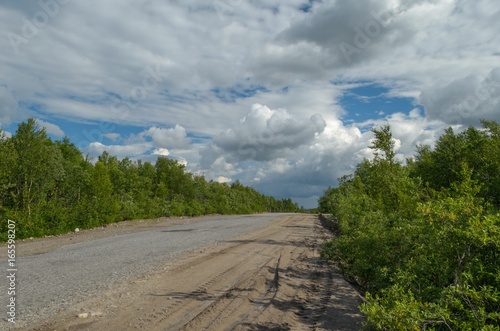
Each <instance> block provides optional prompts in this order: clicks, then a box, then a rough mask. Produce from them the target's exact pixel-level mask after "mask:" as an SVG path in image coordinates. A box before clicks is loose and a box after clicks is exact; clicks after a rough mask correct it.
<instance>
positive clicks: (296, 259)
mask: <svg viewBox="0 0 500 331" xmlns="http://www.w3.org/2000/svg"><path fill="white" fill-rule="evenodd" d="M328 236H329V234H328V233H327V231H326V230H325V229H323V228H322V226H321V225H320V223H319V221H318V219H317V217H316V216H313V215H305V214H257V215H244V216H210V217H201V218H192V219H176V220H175V221H170V220H167V219H164V220H148V221H143V222H138V221H136V222H127V226H121V225H116V228H114V227H113V226H108V227H107V228H104V229H96V230H92V231H89V230H87V231H82V232H80V233H77V234H74V233H73V234H68V235H64V236H60V237H51V238H43V239H38V240H33V241H26V242H20V243H19V248H18V250H19V252H18V258H17V264H18V275H19V276H18V284H17V287H18V298H17V307H18V311H17V314H18V318H17V323H16V326H17V328H19V329H20V330H304V329H308V330H309V329H313V330H358V329H359V328H360V326H361V322H362V320H363V317H362V315H361V314H360V313H359V311H358V310H357V308H356V307H357V306H358V305H359V303H360V297H359V295H358V294H357V292H356V291H355V290H354V289H353V288H352V287H351V286H350V285H349V284H348V283H347V282H346V281H345V280H344V279H343V278H342V277H341V276H339V275H338V274H336V273H335V272H334V271H333V269H332V268H331V266H329V265H328V263H326V262H325V261H323V260H322V259H321V258H320V257H319V245H320V244H321V242H323V241H324V240H325V239H326V238H328ZM4 288H5V287H4ZM4 292H6V291H2V292H1V293H2V294H1V298H2V302H6V300H7V298H6V293H4ZM11 326H12V325H10V324H7V322H6V321H2V324H1V325H0V328H1V329H9V328H11Z"/></svg>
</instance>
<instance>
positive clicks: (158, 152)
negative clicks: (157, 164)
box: [151, 148, 170, 156]
mask: <svg viewBox="0 0 500 331" xmlns="http://www.w3.org/2000/svg"><path fill="white" fill-rule="evenodd" d="M151 154H153V155H160V156H168V155H170V152H169V151H168V149H166V148H157V149H155V150H154V151H153V153H151Z"/></svg>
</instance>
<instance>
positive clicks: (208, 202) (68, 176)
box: [0, 119, 298, 240]
mask: <svg viewBox="0 0 500 331" xmlns="http://www.w3.org/2000/svg"><path fill="white" fill-rule="evenodd" d="M94 161H95V162H93V161H92V160H90V159H89V158H88V157H87V156H83V155H82V153H81V152H80V150H78V148H76V146H75V145H74V144H73V143H71V142H70V141H69V140H68V139H67V138H64V139H62V140H61V141H55V142H54V141H52V140H51V139H50V138H49V137H48V136H47V134H46V132H45V129H44V128H40V127H39V126H38V124H37V122H36V121H35V120H33V119H29V120H28V121H26V122H23V123H21V124H19V126H18V128H17V131H16V133H15V134H14V135H13V136H12V137H10V138H8V137H6V136H5V134H4V133H2V132H1V130H0V217H1V219H2V222H1V227H2V229H1V233H2V235H3V236H4V237H5V236H6V233H7V230H6V226H7V225H6V224H7V219H12V220H15V221H16V222H17V227H16V236H17V238H26V237H37V236H43V235H52V234H58V233H64V232H67V231H71V230H74V229H75V228H90V227H95V226H102V225H105V224H109V223H113V222H118V221H122V220H129V219H141V218H154V217H161V216H184V215H186V216H195V215H204V214H247V213H255V212H266V211H267V212H294V211H297V210H298V206H297V205H296V204H295V203H293V202H292V200H291V199H275V198H273V197H266V196H264V195H262V194H260V193H259V192H257V191H256V190H254V189H252V188H250V187H246V186H244V185H242V184H240V183H239V182H235V183H232V184H231V185H227V184H225V183H217V182H213V181H206V180H205V178H203V177H201V176H194V175H192V174H190V173H188V172H186V170H185V168H184V166H183V165H181V164H179V163H178V162H177V161H175V160H172V159H168V158H164V157H160V158H158V159H157V161H156V163H155V164H152V163H150V162H141V161H140V160H139V161H132V160H130V159H129V158H125V159H122V160H119V159H118V158H117V157H115V156H111V155H109V154H108V153H107V152H104V153H103V154H102V155H100V156H99V157H98V159H97V160H94ZM0 239H2V240H5V238H3V237H2V238H0Z"/></svg>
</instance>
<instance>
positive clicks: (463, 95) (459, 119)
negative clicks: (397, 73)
mask: <svg viewBox="0 0 500 331" xmlns="http://www.w3.org/2000/svg"><path fill="white" fill-rule="evenodd" d="M420 102H421V103H422V104H423V105H424V107H425V112H426V114H427V116H428V117H429V118H430V119H437V120H441V121H443V122H445V123H448V124H457V123H462V124H467V125H478V124H479V120H480V119H482V118H488V119H495V120H497V121H500V113H499V111H498V110H499V109H500V67H497V68H494V69H493V70H491V72H490V73H489V75H488V76H486V77H480V76H478V75H469V76H466V77H463V78H459V79H455V80H453V81H452V82H450V83H449V84H447V85H445V86H434V87H432V88H428V89H426V90H424V91H423V92H422V94H421V95H420Z"/></svg>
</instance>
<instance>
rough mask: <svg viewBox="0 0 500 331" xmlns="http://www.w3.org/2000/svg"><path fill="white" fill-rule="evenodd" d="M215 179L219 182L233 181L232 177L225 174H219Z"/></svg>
mask: <svg viewBox="0 0 500 331" xmlns="http://www.w3.org/2000/svg"><path fill="white" fill-rule="evenodd" d="M214 181H216V182H217V183H229V182H231V179H230V178H227V177H224V176H219V177H217V178H215V179H214Z"/></svg>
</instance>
